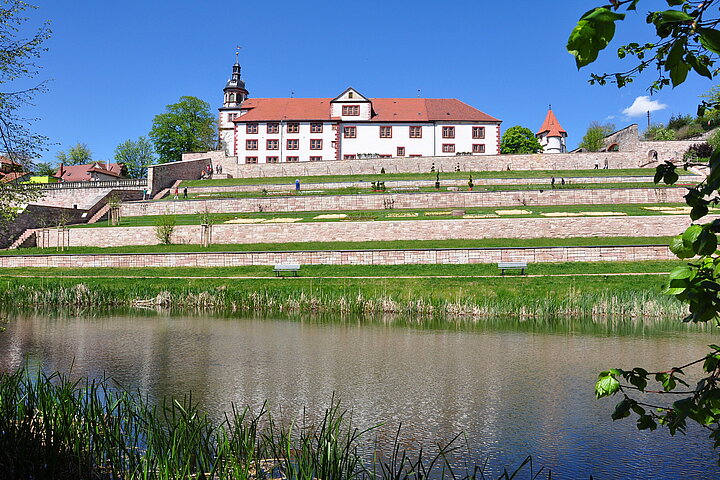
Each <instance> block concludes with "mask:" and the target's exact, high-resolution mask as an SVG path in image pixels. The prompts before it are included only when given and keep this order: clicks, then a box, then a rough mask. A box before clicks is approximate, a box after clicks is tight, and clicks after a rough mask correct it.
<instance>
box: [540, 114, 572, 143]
mask: <svg viewBox="0 0 720 480" xmlns="http://www.w3.org/2000/svg"><path fill="white" fill-rule="evenodd" d="M545 132H547V136H548V137H562V136H563V134H564V135H565V136H567V132H566V131H565V130H563V128H562V126H561V125H560V122H558V119H557V118H556V117H555V114H554V113H553V111H552V110H548V113H547V115H545V121H544V122H543V124H542V127H540V130H538V132H537V133H536V135H541V134H543V133H545Z"/></svg>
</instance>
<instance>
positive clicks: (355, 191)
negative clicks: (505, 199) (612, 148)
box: [153, 179, 699, 202]
mask: <svg viewBox="0 0 720 480" xmlns="http://www.w3.org/2000/svg"><path fill="white" fill-rule="evenodd" d="M698 181H699V180H698ZM686 186H687V185H686V184H675V185H665V184H655V183H653V182H652V179H648V181H647V182H625V183H577V184H566V185H562V186H561V185H558V184H557V183H556V184H555V186H554V187H553V186H552V185H551V184H550V182H549V181H545V182H538V183H536V184H516V185H482V186H477V187H476V188H475V189H474V190H473V192H519V191H535V190H540V191H545V190H553V189H554V190H563V189H565V190H603V189H632V188H655V189H665V188H685V187H686ZM263 189H264V187H263V186H262V185H259V186H258V190H257V191H254V192H235V191H232V192H226V191H222V190H219V191H217V192H208V193H202V194H192V193H191V194H190V195H189V197H190V198H191V199H199V200H202V199H205V200H209V199H212V198H268V197H284V196H317V195H360V194H362V195H386V194H389V193H407V192H405V191H402V192H394V191H393V190H392V189H389V190H387V191H377V190H372V189H371V188H370V185H368V187H367V188H360V187H341V188H327V189H313V190H301V191H300V192H294V191H282V192H277V193H273V195H268V194H266V193H264V192H263V191H262V190H263ZM418 192H424V193H436V192H440V193H457V192H451V191H448V190H447V185H443V184H442V180H441V181H440V189H439V190H438V189H436V188H434V187H419V188H418V189H417V190H416V191H415V192H414V193H418ZM473 192H466V193H467V194H468V195H472V194H473ZM153 201H155V202H168V201H175V200H174V196H172V195H168V196H166V197H164V198H162V199H158V200H153Z"/></svg>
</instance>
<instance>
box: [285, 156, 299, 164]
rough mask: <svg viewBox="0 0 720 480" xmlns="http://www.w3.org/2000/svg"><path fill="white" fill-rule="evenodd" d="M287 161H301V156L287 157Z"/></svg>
mask: <svg viewBox="0 0 720 480" xmlns="http://www.w3.org/2000/svg"><path fill="white" fill-rule="evenodd" d="M285 161H286V162H288V163H294V162H299V161H300V157H285Z"/></svg>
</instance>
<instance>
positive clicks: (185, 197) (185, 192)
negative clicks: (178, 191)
mask: <svg viewBox="0 0 720 480" xmlns="http://www.w3.org/2000/svg"><path fill="white" fill-rule="evenodd" d="M183 200H187V187H185V188H183Z"/></svg>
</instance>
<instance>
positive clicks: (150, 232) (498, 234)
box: [47, 215, 718, 247]
mask: <svg viewBox="0 0 720 480" xmlns="http://www.w3.org/2000/svg"><path fill="white" fill-rule="evenodd" d="M713 218H718V217H711V218H710V220H712V219H713ZM689 224H690V219H689V218H688V217H686V216H684V215H665V216H660V215H658V216H646V217H563V218H487V219H458V220H405V221H382V222H312V223H295V224H292V223H287V224H220V225H215V226H214V227H213V243H217V244H246V243H287V242H328V241H338V242H363V241H374V240H378V241H392V240H450V239H470V240H472V239H481V238H569V237H617V236H629V237H654V236H657V235H674V234H678V233H680V232H682V231H683V230H685V229H686V228H687V227H688V225H689ZM200 235H201V227H200V226H199V225H187V226H178V227H175V232H174V233H173V235H172V243H178V244H199V243H200ZM69 236H70V239H69V242H70V243H69V246H78V247H80V246H84V247H119V246H124V245H150V244H158V243H159V241H158V239H157V238H156V236H155V231H154V227H97V228H72V229H70V234H69ZM51 242H52V239H51ZM47 246H49V247H53V246H55V245H54V244H52V243H51V244H50V245H47Z"/></svg>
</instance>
